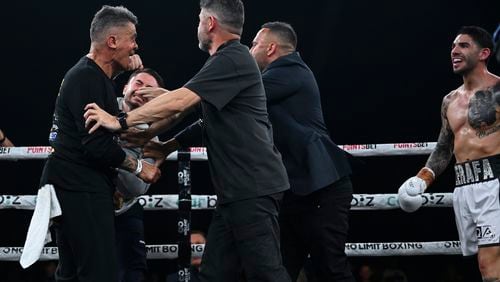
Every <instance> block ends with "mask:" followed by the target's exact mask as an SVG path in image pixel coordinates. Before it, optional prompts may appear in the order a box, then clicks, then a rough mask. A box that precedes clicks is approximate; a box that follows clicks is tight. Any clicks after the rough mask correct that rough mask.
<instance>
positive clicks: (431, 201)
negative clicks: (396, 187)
mask: <svg viewBox="0 0 500 282" xmlns="http://www.w3.org/2000/svg"><path fill="white" fill-rule="evenodd" d="M352 196H353V198H352V201H351V209H353V210H390V209H399V202H398V194H353V195H352ZM422 201H423V203H422V206H424V207H452V206H453V194H452V193H424V194H422Z"/></svg>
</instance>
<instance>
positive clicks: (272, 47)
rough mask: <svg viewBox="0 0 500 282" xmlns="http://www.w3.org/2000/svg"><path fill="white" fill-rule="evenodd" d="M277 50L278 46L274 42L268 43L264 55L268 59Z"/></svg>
mask: <svg viewBox="0 0 500 282" xmlns="http://www.w3.org/2000/svg"><path fill="white" fill-rule="evenodd" d="M277 48H278V44H276V43H275V42H271V43H269V45H267V50H266V55H267V56H268V57H269V56H272V55H273V54H274V53H276V51H277Z"/></svg>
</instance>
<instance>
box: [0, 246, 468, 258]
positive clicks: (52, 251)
mask: <svg viewBox="0 0 500 282" xmlns="http://www.w3.org/2000/svg"><path fill="white" fill-rule="evenodd" d="M204 246H205V245H203V244H193V245H191V255H192V257H201V255H202V254H203V250H204ZM22 249H23V248H22V247H0V261H18V260H19V258H20V257H21V254H22ZM146 250H147V258H148V259H176V258H177V257H178V251H179V247H178V245H176V244H170V245H147V246H146ZM345 252H346V254H347V255H348V256H350V257H366V256H377V257H382V256H416V255H422V256H423V255H425V256H428V255H459V254H461V251H460V242H458V241H439V242H381V243H347V244H346V248H345ZM58 257H59V256H58V252H57V247H45V248H43V250H42V254H41V256H40V260H56V259H58Z"/></svg>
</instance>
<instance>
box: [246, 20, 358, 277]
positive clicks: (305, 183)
mask: <svg viewBox="0 0 500 282" xmlns="http://www.w3.org/2000/svg"><path fill="white" fill-rule="evenodd" d="M296 46H297V35H296V33H295V31H294V30H293V28H292V26H290V25H289V24H287V23H283V22H270V23H266V24H264V25H262V29H261V30H260V31H259V32H258V33H257V35H256V36H255V39H254V40H253V44H252V48H251V50H250V52H251V53H252V55H253V56H254V57H255V60H256V61H257V64H258V65H259V68H260V69H261V70H262V80H263V82H264V87H265V89H266V95H267V107H268V111H269V119H270V120H271V122H272V124H273V128H274V130H273V132H274V141H275V143H276V147H278V149H279V150H280V152H281V154H282V156H283V162H284V164H285V167H286V169H287V172H288V178H289V181H290V190H289V191H287V192H286V193H285V196H284V198H283V205H282V208H281V211H280V228H281V250H282V254H283V264H284V265H285V267H286V269H287V270H288V272H289V274H290V276H291V278H292V281H295V280H297V276H298V274H299V272H300V269H301V268H302V267H303V266H304V262H305V261H306V259H307V256H308V255H309V254H310V257H311V260H312V267H313V269H314V274H315V276H316V277H317V279H318V281H339V282H340V281H354V278H353V276H352V273H351V270H350V266H349V263H348V262H347V256H346V254H345V251H344V249H345V243H346V239H347V231H348V227H349V209H350V207H351V200H352V185H351V181H350V179H349V174H350V173H351V169H350V167H349V163H348V161H347V158H346V155H345V152H344V151H342V150H341V149H340V148H339V147H338V146H337V145H335V143H333V141H332V140H331V138H330V136H329V134H328V130H327V128H326V125H325V121H324V119H323V112H322V109H321V97H320V92H319V88H318V85H317V83H316V79H315V78H314V74H313V72H312V71H311V70H310V69H309V67H308V66H307V65H306V63H304V61H303V60H302V58H301V57H300V55H299V53H298V52H297V51H296Z"/></svg>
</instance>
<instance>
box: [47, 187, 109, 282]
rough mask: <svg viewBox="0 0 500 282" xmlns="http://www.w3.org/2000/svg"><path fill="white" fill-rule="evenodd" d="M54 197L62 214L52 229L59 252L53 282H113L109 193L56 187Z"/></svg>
mask: <svg viewBox="0 0 500 282" xmlns="http://www.w3.org/2000/svg"><path fill="white" fill-rule="evenodd" d="M56 195H57V198H58V200H59V203H60V205H61V210H62V215H61V217H60V218H58V219H57V220H56V224H55V226H54V230H55V232H56V243H57V247H58V249H59V264H58V266H57V270H56V281H61V282H62V281H64V282H67V281H70V282H115V281H117V277H116V250H115V230H114V217H115V215H114V209H113V200H112V195H111V193H109V194H108V193H88V192H80V191H70V190H63V189H58V187H56Z"/></svg>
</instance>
